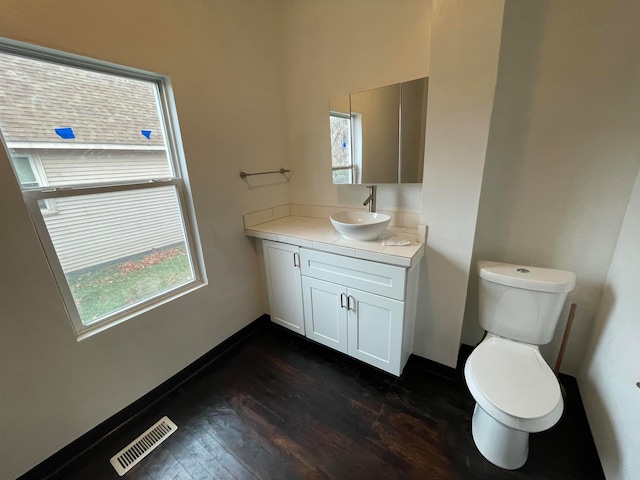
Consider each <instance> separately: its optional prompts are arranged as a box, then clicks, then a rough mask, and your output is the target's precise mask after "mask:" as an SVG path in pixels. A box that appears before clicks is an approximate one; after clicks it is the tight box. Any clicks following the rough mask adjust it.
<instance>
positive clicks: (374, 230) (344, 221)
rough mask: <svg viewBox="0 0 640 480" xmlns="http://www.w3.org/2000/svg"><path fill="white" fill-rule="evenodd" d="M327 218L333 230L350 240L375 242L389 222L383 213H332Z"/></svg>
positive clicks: (347, 211) (389, 219)
mask: <svg viewBox="0 0 640 480" xmlns="http://www.w3.org/2000/svg"><path fill="white" fill-rule="evenodd" d="M329 218H330V219H331V224H332V225H333V228H335V229H336V230H337V231H338V232H339V233H341V234H342V236H343V237H345V238H348V239H350V240H375V239H376V238H378V237H379V236H380V234H381V233H382V232H384V231H385V230H386V229H387V227H388V226H389V222H391V217H390V216H389V215H385V214H384V213H372V212H359V211H357V210H345V211H343V212H336V213H332V214H331V216H330V217H329Z"/></svg>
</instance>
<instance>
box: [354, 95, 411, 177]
mask: <svg viewBox="0 0 640 480" xmlns="http://www.w3.org/2000/svg"><path fill="white" fill-rule="evenodd" d="M351 119H352V121H351V131H352V138H353V154H354V157H355V158H359V159H361V160H360V163H361V175H360V181H359V182H358V183H398V149H399V145H398V142H399V138H398V133H399V130H398V128H399V125H400V122H399V121H400V84H399V83H397V84H395V85H389V86H388V87H382V88H376V89H374V90H369V91H366V92H362V93H355V94H352V95H351Z"/></svg>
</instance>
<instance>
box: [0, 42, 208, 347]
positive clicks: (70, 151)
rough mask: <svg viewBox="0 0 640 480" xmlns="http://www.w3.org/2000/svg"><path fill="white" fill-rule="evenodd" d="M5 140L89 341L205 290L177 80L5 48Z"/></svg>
mask: <svg viewBox="0 0 640 480" xmlns="http://www.w3.org/2000/svg"><path fill="white" fill-rule="evenodd" d="M0 99H2V101H0V133H1V135H2V140H3V144H4V146H5V147H6V149H7V157H8V158H9V161H10V163H11V167H12V168H13V171H14V173H15V176H16V181H17V182H18V184H19V186H20V188H21V190H22V195H23V198H24V201H25V203H26V205H27V207H28V210H29V214H30V216H31V218H32V220H33V224H34V226H35V229H36V231H37V234H38V237H39V239H40V243H41V244H42V247H43V249H44V252H45V255H46V258H47V260H48V262H49V264H50V267H51V270H52V272H53V274H54V277H55V279H56V282H57V285H58V288H59V291H60V294H61V298H62V299H63V301H64V303H65V308H66V311H67V312H68V315H69V319H70V320H71V324H72V325H73V328H74V330H75V332H76V334H77V336H78V338H80V339H81V338H85V337H87V336H90V335H92V334H94V333H96V332H99V331H101V330H103V329H105V328H107V327H110V326H112V325H115V324H117V323H120V322H122V321H124V320H127V319H130V318H132V317H134V316H136V315H137V314H139V313H142V312H144V311H147V310H149V309H151V308H154V307H156V306H158V305H161V304H162V303H165V302H167V301H169V300H172V299H174V298H176V297H178V296H181V295H183V294H185V293H187V292H189V291H191V290H193V289H195V288H197V287H199V286H201V285H204V284H205V278H204V270H203V267H202V256H201V253H200V247H199V241H198V238H197V234H196V225H195V215H194V212H193V209H192V202H191V196H190V192H189V188H188V182H187V176H186V164H185V161H184V157H183V153H182V150H181V146H180V138H179V134H178V128H177V117H176V113H175V106H174V104H173V100H172V96H171V90H170V84H169V79H168V78H167V77H165V76H162V75H158V74H153V73H149V72H143V71H140V70H134V69H131V68H128V67H120V66H117V65H113V64H107V63H104V62H99V61H96V60H91V59H87V58H83V57H78V56H75V55H70V54H66V53H62V52H56V51H52V50H49V49H41V48H37V47H32V46H27V45H25V44H21V43H17V42H11V41H7V40H3V41H0Z"/></svg>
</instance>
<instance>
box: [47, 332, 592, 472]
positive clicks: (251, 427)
mask: <svg viewBox="0 0 640 480" xmlns="http://www.w3.org/2000/svg"><path fill="white" fill-rule="evenodd" d="M413 360H414V359H413V358H412V360H411V361H410V362H409V365H407V367H406V368H405V371H404V374H403V376H402V377H401V378H399V379H398V378H395V377H392V376H390V375H387V374H384V373H382V372H380V371H378V370H376V369H373V368H371V367H368V366H365V365H363V364H360V363H358V362H356V361H353V360H351V359H348V358H346V357H344V356H341V355H339V354H336V353H334V352H333V351H330V350H327V349H325V348H324V347H320V346H318V345H315V344H313V343H311V342H309V341H307V340H305V339H303V338H299V337H297V336H296V335H295V334H292V333H289V332H287V331H284V330H282V329H280V328H279V327H275V326H271V325H268V326H265V327H264V328H262V329H260V330H258V331H257V332H255V333H253V335H252V336H251V337H250V338H249V339H248V340H247V341H245V342H244V343H242V344H241V345H240V346H238V347H236V348H234V349H233V350H232V351H231V352H229V353H227V354H225V355H224V356H223V357H222V358H221V359H218V360H216V361H215V362H214V363H212V364H211V365H209V366H208V367H207V368H206V369H204V370H203V371H202V372H201V373H199V374H198V375H196V376H195V377H194V378H192V379H190V380H189V381H188V382H187V383H185V384H184V385H183V386H182V387H181V388H179V389H178V390H176V391H174V392H173V393H171V394H169V395H167V396H166V397H164V398H163V399H162V400H160V401H159V402H157V403H156V404H154V405H153V406H152V407H150V408H149V409H148V411H145V412H144V413H142V414H140V415H139V416H137V417H136V418H135V419H133V420H132V421H130V422H128V423H127V424H125V425H124V426H123V427H121V428H120V429H118V430H117V432H116V433H114V434H112V435H110V436H108V437H107V438H105V439H104V440H103V441H102V442H101V443H100V444H98V445H97V446H95V447H94V448H93V449H91V450H90V451H89V452H87V453H85V454H83V455H82V456H81V457H79V458H78V459H77V460H75V461H74V462H73V463H72V464H70V465H67V466H66V467H65V468H64V469H63V470H61V471H59V472H57V474H55V475H54V476H53V477H51V478H54V479H60V480H62V479H64V480H73V479H82V480H89V479H90V480H99V479H116V478H120V477H118V475H117V474H116V472H115V471H114V470H113V468H112V467H111V465H110V464H109V458H110V457H111V456H113V455H114V454H115V453H117V452H118V451H119V450H120V449H122V448H123V447H125V446H126V445H127V444H128V443H129V442H130V441H131V440H133V439H134V438H135V437H137V436H138V435H139V434H141V433H142V432H143V431H145V430H146V429H147V428H148V427H149V426H151V425H152V424H153V423H155V422H156V421H157V420H159V419H160V418H161V417H162V416H164V415H167V416H168V417H169V418H170V419H171V420H172V421H173V422H175V423H176V424H177V425H178V430H177V432H176V433H174V434H173V435H172V436H171V437H169V439H167V440H166V441H165V442H164V443H163V444H161V445H160V447H158V448H157V449H156V450H155V451H154V452H152V453H151V454H150V455H149V456H148V457H146V458H145V459H144V460H143V461H142V462H141V463H139V464H138V465H136V466H135V467H134V468H133V469H132V470H131V471H130V472H129V473H127V474H126V475H125V477H124V478H125V479H127V478H128V479H145V480H148V479H153V480H156V479H157V480H160V479H162V480H165V479H172V480H188V479H212V478H215V479H233V478H237V479H297V478H303V479H315V478H318V479H320V478H335V479H360V478H361V479H385V478H389V479H399V478H402V479H413V478H415V479H457V478H460V479H543V478H544V479H580V480H585V479H601V478H604V475H603V473H602V469H601V467H600V463H599V461H598V456H597V453H596V450H595V447H594V444H593V440H592V437H591V433H590V431H589V427H588V425H587V421H586V418H585V415H584V411H583V409H582V403H581V400H580V396H579V393H578V390H577V387H576V384H575V381H573V379H572V378H571V377H564V378H563V379H562V383H563V385H564V386H565V388H566V389H567V396H566V407H565V413H564V416H563V418H562V420H561V421H560V422H559V423H558V424H557V425H556V426H555V427H553V428H552V429H551V430H549V431H547V432H543V433H539V434H534V435H532V436H531V442H530V444H531V445H530V453H529V460H528V461H527V463H526V464H525V466H524V467H522V468H521V469H519V470H517V471H513V472H508V471H505V470H501V469H499V468H497V467H495V466H493V465H492V464H490V463H489V462H487V461H486V460H485V459H484V458H483V457H482V456H481V455H480V453H478V451H477V450H476V448H475V446H474V444H473V440H472V438H471V414H472V411H473V406H474V402H473V400H472V398H471V396H470V395H469V393H468V391H467V389H466V387H465V384H464V381H463V380H462V377H461V375H460V373H459V372H457V373H456V374H455V375H453V374H452V372H448V371H446V369H443V370H442V371H438V369H427V368H426V367H428V365H425V362H419V361H413Z"/></svg>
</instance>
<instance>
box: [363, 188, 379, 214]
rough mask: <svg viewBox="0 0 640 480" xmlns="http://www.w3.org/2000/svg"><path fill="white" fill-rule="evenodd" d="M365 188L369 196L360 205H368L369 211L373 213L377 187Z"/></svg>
mask: <svg viewBox="0 0 640 480" xmlns="http://www.w3.org/2000/svg"><path fill="white" fill-rule="evenodd" d="M367 188H368V189H369V196H368V197H367V199H366V200H365V201H364V202H363V203H362V205H364V206H366V205H367V204H368V205H369V211H370V212H375V211H376V190H377V189H378V186H377V185H367Z"/></svg>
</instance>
